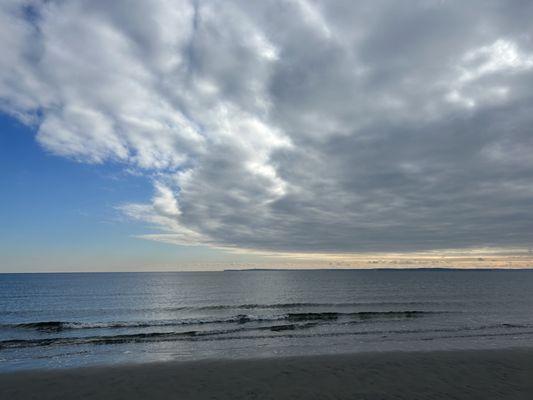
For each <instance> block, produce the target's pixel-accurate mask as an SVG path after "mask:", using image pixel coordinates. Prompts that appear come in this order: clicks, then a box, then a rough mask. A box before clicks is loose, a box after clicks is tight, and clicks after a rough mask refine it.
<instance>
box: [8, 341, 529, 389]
mask: <svg viewBox="0 0 533 400" xmlns="http://www.w3.org/2000/svg"><path fill="white" fill-rule="evenodd" d="M0 399H2V400H4V399H5V400H8V399H9V400H17V399H40V400H41V399H42V400H45V399H125V400H134V399H146V400H150V399H354V400H355V399H368V400H370V399H372V400H384V399H409V400H414V399H424V400H429V399H482V400H490V399H513V400H519V399H524V400H526V399H527V400H532V399H533V350H531V349H513V350H488V351H450V352H409V353H407V352H397V353H363V354H354V355H340V356H339V355H337V356H335V355H330V356H309V357H294V358H275V359H259V360H232V361H228V360H216V361H197V362H187V363H180V362H169V363H156V364H141V365H127V366H113V367H90V368H79V369H71V370H51V371H28V372H16V373H5V374H0Z"/></svg>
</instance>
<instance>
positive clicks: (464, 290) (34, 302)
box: [0, 270, 533, 371]
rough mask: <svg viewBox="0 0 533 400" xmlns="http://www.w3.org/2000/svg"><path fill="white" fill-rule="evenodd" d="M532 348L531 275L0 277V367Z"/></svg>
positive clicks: (384, 273)
mask: <svg viewBox="0 0 533 400" xmlns="http://www.w3.org/2000/svg"><path fill="white" fill-rule="evenodd" d="M515 346H533V271H449V270H445V271H442V270H436V271H427V270H419V271H406V270H400V271H390V270H373V271H353V270H351V271H240V272H237V271H236V272H233V271H228V272H176V273H116V274H115V273H107V274H100V273H91V274H0V371H7V370H14V369H28V368H57V367H71V366H80V365H92V364H111V363H121V362H148V361H159V360H193V359H201V358H242V357H272V356H274V357H276V356H284V355H302V354H322V353H346V352H358V351H374V350H412V349H417V350H433V349H466V348H468V349H473V348H502V347H515Z"/></svg>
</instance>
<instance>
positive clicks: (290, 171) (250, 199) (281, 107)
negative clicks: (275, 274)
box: [0, 0, 533, 252]
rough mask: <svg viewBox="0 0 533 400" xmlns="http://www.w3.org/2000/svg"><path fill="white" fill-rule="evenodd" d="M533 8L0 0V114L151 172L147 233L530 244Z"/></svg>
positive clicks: (368, 244)
mask: <svg viewBox="0 0 533 400" xmlns="http://www.w3.org/2000/svg"><path fill="white" fill-rule="evenodd" d="M531 17H533V9H532V8H531V7H529V6H525V5H523V4H521V5H520V4H517V5H513V6H511V5H509V4H508V3H507V2H503V1H494V2H491V5H490V6H487V5H486V4H485V3H484V2H481V1H480V2H475V1H474V2H471V3H469V4H466V5H462V4H459V3H452V2H440V1H435V2H429V3H428V2H419V1H414V0H413V1H408V2H396V1H383V2H379V4H377V3H375V2H371V1H368V2H365V1H362V2H352V1H342V0H338V1H304V0H298V1H296V0H271V1H264V2H254V3H253V4H252V3H250V2H248V1H239V0H235V1H217V0H213V1H194V2H193V1H186V0H151V1H144V0H142V1H141V0H138V1H125V0H124V1H122V0H120V1H119V0H117V1H113V2H108V1H103V0H92V1H89V0H72V1H68V2H64V1H53V0H52V1H46V2H45V1H38V0H31V1H30V0H27V1H4V2H2V4H1V5H0V44H1V45H2V49H3V57H2V58H0V107H1V109H2V110H4V111H5V112H8V113H10V114H12V115H14V116H16V117H17V118H19V119H21V120H22V121H24V122H25V123H28V124H33V125H34V126H35V127H36V130H37V131H38V133H37V140H38V141H39V142H40V143H41V144H42V145H43V146H44V147H45V148H46V149H47V150H49V151H51V152H53V153H55V154H58V155H60V156H65V157H70V158H73V159H75V160H78V161H81V162H91V163H104V162H109V161H118V162H121V163H123V165H124V167H125V168H126V169H128V170H132V169H133V170H135V171H137V172H138V171H142V173H144V174H145V175H146V176H148V177H150V178H151V179H153V180H154V192H155V195H154V197H153V199H152V202H151V203H150V204H127V205H123V206H122V207H121V209H122V210H123V212H124V213H126V214H127V215H129V216H130V217H131V218H133V219H137V220H141V221H145V222H146V223H147V224H148V225H149V226H150V227H152V229H155V232H152V233H148V234H147V235H144V236H143V237H144V238H147V239H152V240H160V241H165V242H171V243H179V244H206V245H209V246H216V247H224V248H235V249H237V248H238V249H255V250H266V251H278V252H287V251H289V252H291V251H297V252H310V251H318V252H353V251H385V250H387V251H388V250H390V251H398V250H427V249H439V248H461V247H472V246H481V247H482V246H500V247H501V246H511V245H512V246H525V245H527V244H528V243H530V242H531V240H532V239H533V237H532V236H531V235H532V232H533V231H532V230H531V223H532V222H533V214H532V213H531V209H533V208H532V207H531V205H532V204H531V201H530V200H529V197H527V196H526V195H525V193H526V191H524V187H525V186H524V185H525V184H526V183H527V182H529V181H530V179H531V178H533V166H532V165H531V162H530V161H529V158H528V156H527V155H528V154H531V150H533V143H532V141H531V134H530V126H531V122H533V121H532V119H533V116H531V115H530V112H528V110H530V109H531V106H532V105H533V98H532V96H531V87H532V85H533V44H532V43H531V40H530V37H531V27H530V21H531ZM528 35H529V36H528ZM487 193H490V196H487ZM502 232H505V235H502Z"/></svg>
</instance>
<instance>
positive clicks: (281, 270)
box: [0, 266, 533, 276]
mask: <svg viewBox="0 0 533 400" xmlns="http://www.w3.org/2000/svg"><path fill="white" fill-rule="evenodd" d="M287 271H393V272H399V271H413V272H414V271H453V272H461V271H479V272H488V271H533V266H531V267H527V268H441V267H434V268H433V267H421V268H417V267H413V268H246V269H223V270H222V269H216V270H194V271H178V270H175V271H161V270H154V271H46V272H43V271H39V272H37V271H32V272H25V271H22V272H0V276H1V275H46V274H56V275H60V274H153V273H162V274H173V273H211V272H287Z"/></svg>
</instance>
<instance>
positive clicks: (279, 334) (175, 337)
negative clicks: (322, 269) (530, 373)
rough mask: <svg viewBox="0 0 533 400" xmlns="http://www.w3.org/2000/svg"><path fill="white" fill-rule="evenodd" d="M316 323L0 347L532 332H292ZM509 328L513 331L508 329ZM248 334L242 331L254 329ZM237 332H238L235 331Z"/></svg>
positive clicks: (35, 341) (21, 341)
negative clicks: (266, 332)
mask: <svg viewBox="0 0 533 400" xmlns="http://www.w3.org/2000/svg"><path fill="white" fill-rule="evenodd" d="M316 325H317V323H313V322H307V323H293V324H281V325H270V326H263V327H254V328H246V327H241V328H235V329H221V330H211V331H198V330H192V331H184V332H149V333H135V334H125V335H107V336H86V337H52V338H45V339H12V340H3V341H0V350H3V349H16V348H26V347H43V346H52V345H56V346H57V345H64V346H72V345H105V344H122V343H150V342H165V341H214V340H242V339H268V338H306V337H335V336H368V335H378V336H380V340H384V338H386V337H387V336H388V335H412V334H432V335H435V334H442V333H447V334H448V335H444V336H442V335H441V336H433V337H426V338H416V340H435V339H446V338H467V337H498V336H510V335H516V336H519V335H533V331H531V330H528V331H517V330H518V329H524V328H531V327H533V325H519V324H507V323H502V324H494V325H482V326H477V327H468V326H467V327H458V328H440V329H393V330H365V331H348V332H346V331H345V332H315V333H303V334H302V333H293V331H301V330H306V329H309V328H313V327H315V326H316ZM488 329H504V330H505V331H504V332H496V333H494V332H484V333H471V332H474V331H484V330H488ZM509 330H513V332H509ZM264 331H270V332H273V334H272V333H271V334H264V333H263V334H261V333H260V332H264ZM254 332H256V334H252V335H250V334H248V335H246V333H254ZM236 334H239V335H236Z"/></svg>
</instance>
